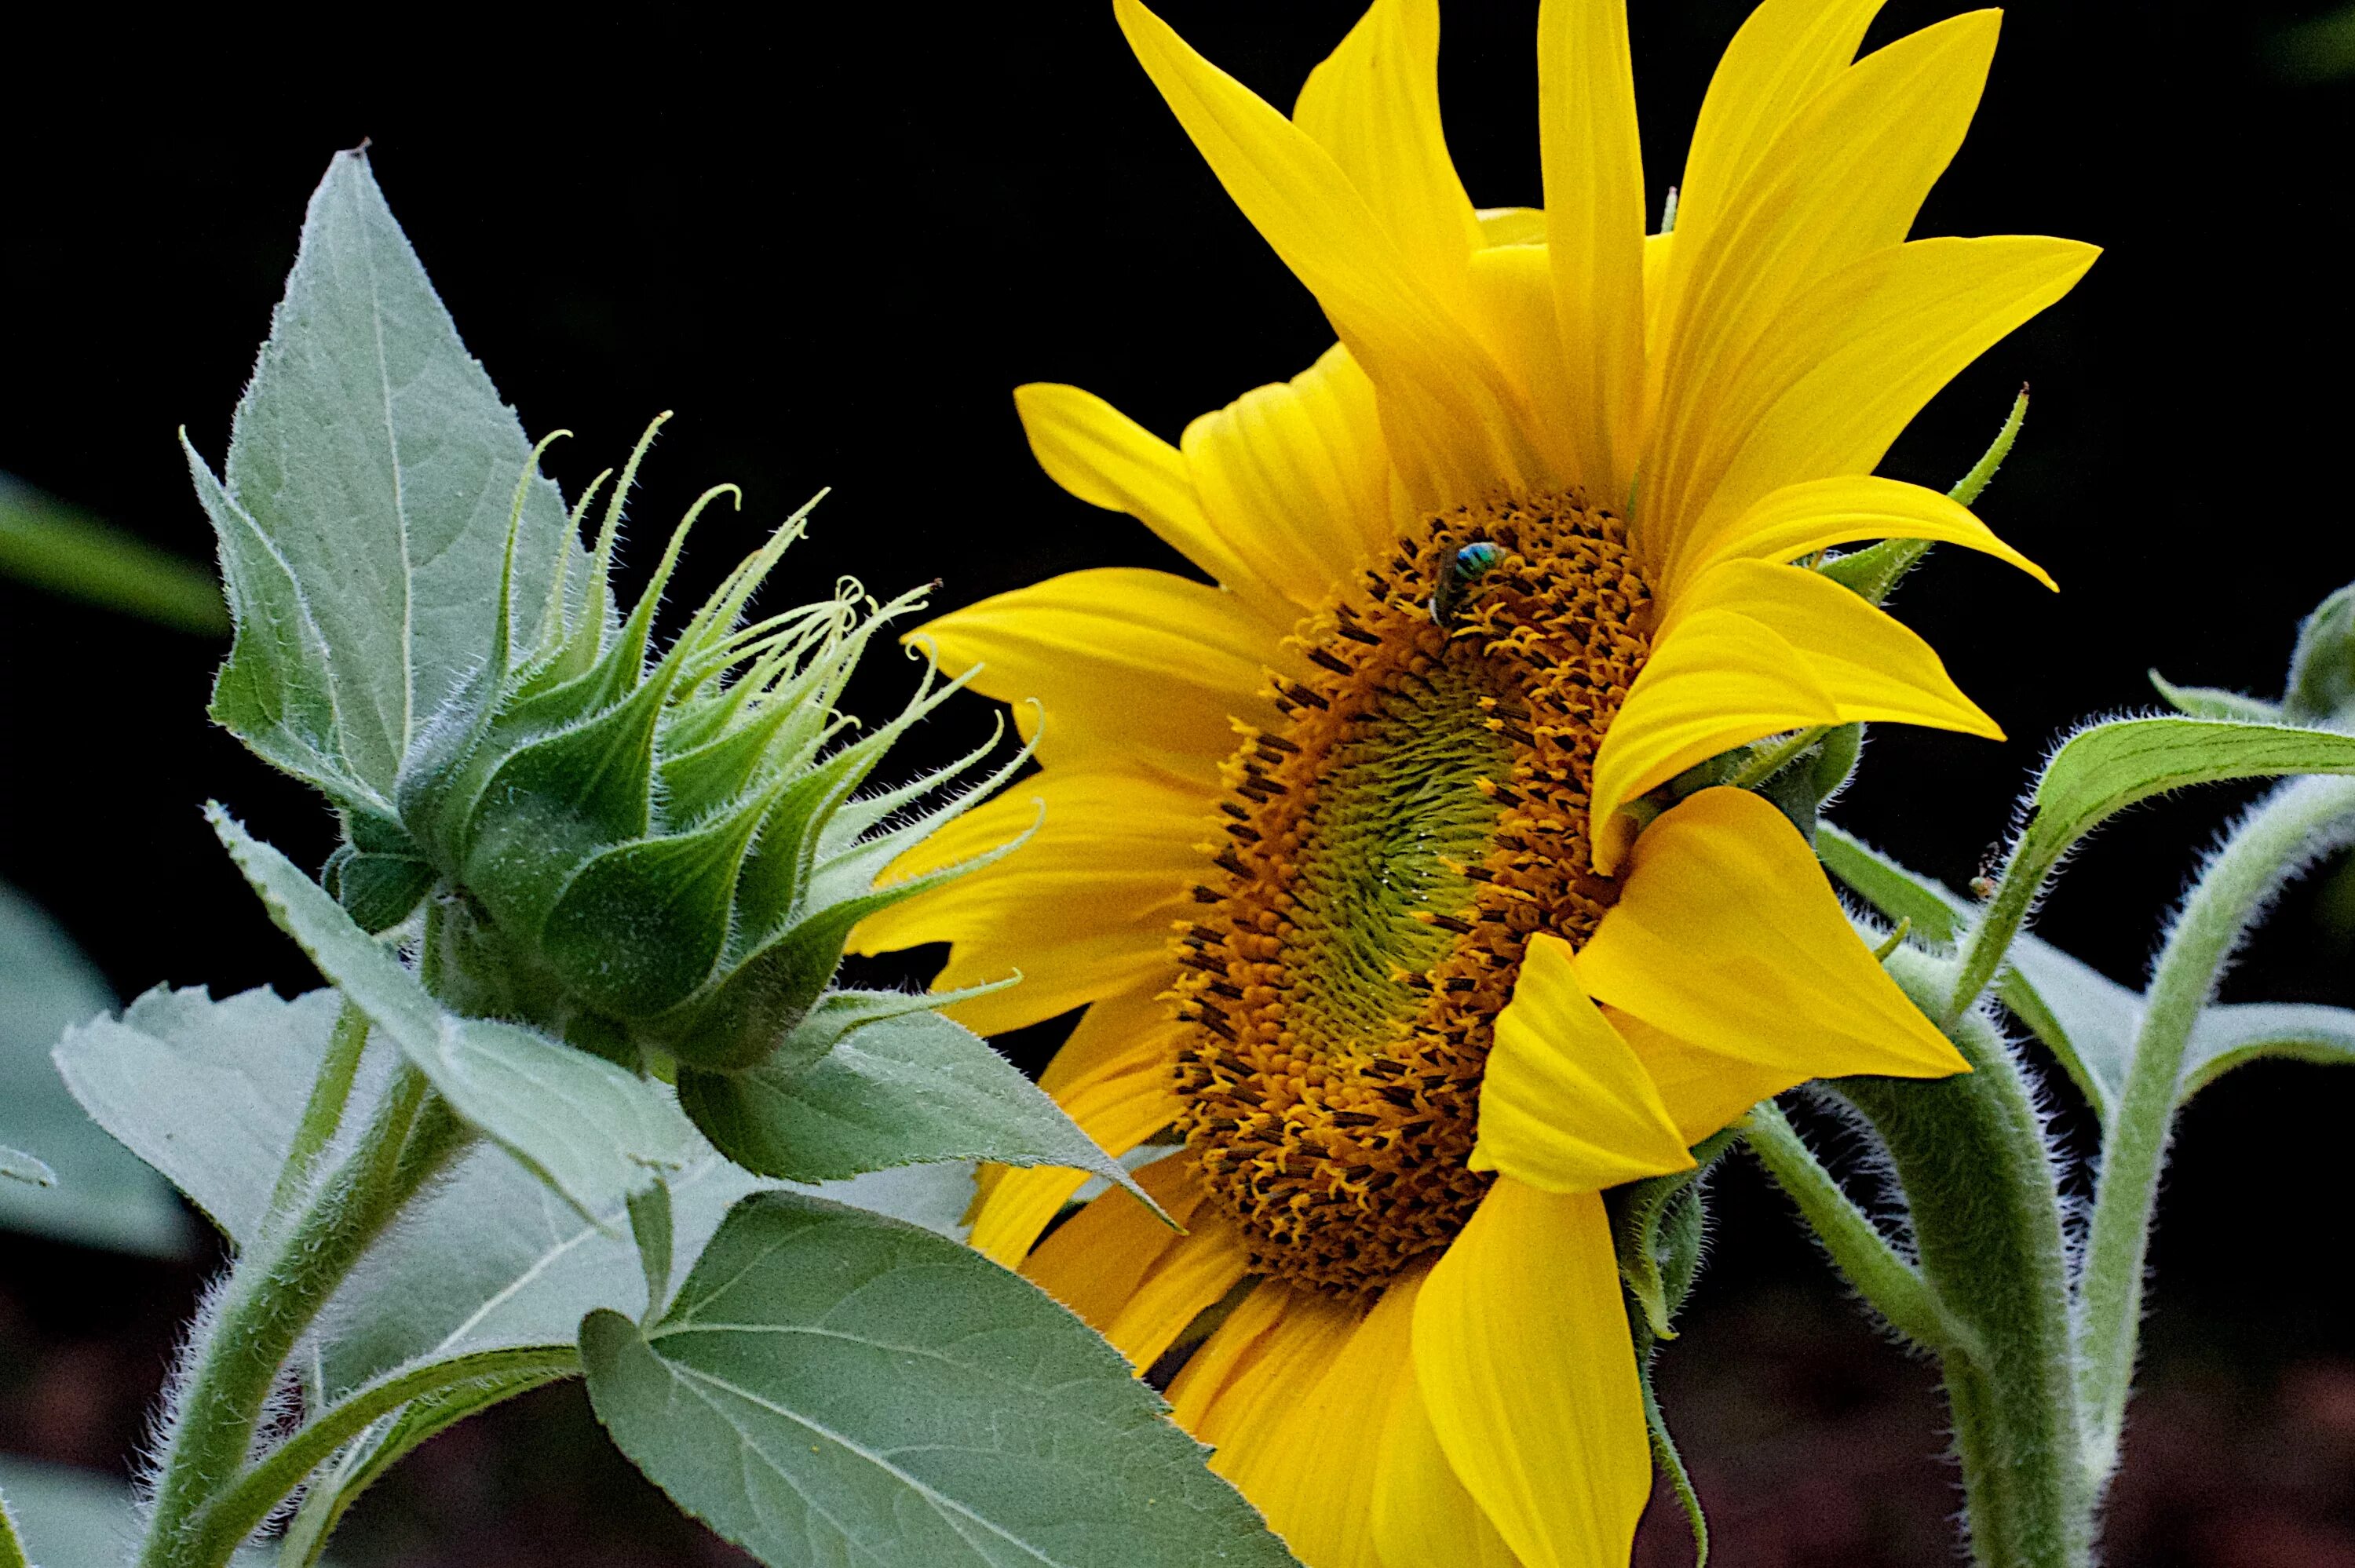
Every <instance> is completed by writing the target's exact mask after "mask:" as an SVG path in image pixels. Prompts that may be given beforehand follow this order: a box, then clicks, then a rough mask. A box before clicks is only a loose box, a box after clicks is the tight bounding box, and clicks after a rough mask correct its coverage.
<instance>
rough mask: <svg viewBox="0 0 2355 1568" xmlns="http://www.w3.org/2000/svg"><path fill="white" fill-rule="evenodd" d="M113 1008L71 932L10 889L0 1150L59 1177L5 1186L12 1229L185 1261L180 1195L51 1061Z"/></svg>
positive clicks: (1, 916) (0, 1025) (3, 919)
mask: <svg viewBox="0 0 2355 1568" xmlns="http://www.w3.org/2000/svg"><path fill="white" fill-rule="evenodd" d="M113 1006H114V998H113V997H112V996H111V995H109V994H108V992H107V989H106V982H105V981H103V980H101V979H100V978H99V976H98V971H97V970H95V969H91V966H90V961H89V960H88V959H84V958H83V957H82V956H81V954H80V952H78V951H77V950H76V949H75V948H74V945H73V944H72V943H71V942H70V941H69V940H67V938H66V936H65V934H64V933H63V932H61V931H59V929H58V928H57V927H55V926H54V925H52V924H51V923H50V922H49V919H48V916H45V915H43V914H42V913H41V912H40V911H39V910H38V909H37V908H35V907H34V906H32V905H31V904H29V903H27V902H26V900H25V899H24V898H23V897H21V896H19V895H17V894H16V893H15V892H13V891H11V890H10V889H8V888H5V887H0V1144H6V1145H9V1146H10V1147H12V1148H17V1149H23V1150H30V1151H32V1152H33V1153H36V1154H37V1155H39V1156H40V1158H41V1160H42V1161H43V1163H45V1164H46V1165H48V1167H49V1168H50V1170H51V1171H52V1172H53V1173H54V1175H55V1177H56V1184H55V1185H53V1186H35V1185H30V1184H27V1183H25V1182H22V1181H5V1182H0V1229H8V1230H24V1231H35V1232H38V1233H40V1234H45V1235H53V1236H58V1237H60V1238H62V1239H64V1240H66V1241H71V1242H79V1243H81V1244H83V1245H90V1246H104V1247H112V1248H115V1249H117V1250H119V1251H123V1252H136V1253H147V1254H152V1255H160V1256H176V1255H178V1254H179V1253H181V1252H183V1251H185V1250H186V1246H187V1244H188V1240H189V1236H190V1226H189V1224H188V1221H187V1216H186V1213H183V1212H182V1210H181V1208H180V1205H179V1204H178V1203H177V1202H175V1201H174V1200H173V1197H172V1193H171V1190H170V1189H169V1188H167V1187H165V1184H164V1183H163V1181H160V1180H159V1179H158V1178H157V1177H156V1175H155V1172H154V1171H150V1170H148V1169H147V1168H146V1167H145V1166H144V1165H142V1164H141V1163H140V1162H139V1161H138V1160H136V1159H135V1158H133V1156H132V1155H131V1154H130V1153H129V1152H127V1151H126V1150H124V1149H123V1147H122V1145H120V1144H118V1143H116V1142H115V1141H114V1139H111V1138H109V1137H107V1135H106V1134H105V1132H104V1131H102V1130H101V1128H99V1127H98V1125H97V1124H96V1123H94V1122H92V1121H91V1119H90V1118H89V1117H87V1116H85V1115H83V1114H82V1110H81V1107H80V1106H77V1105H76V1104H74V1099H73V1096H72V1095H71V1094H70V1093H69V1092H68V1091H67V1088H66V1086H65V1081H64V1080H63V1079H62V1078H60V1077H59V1076H58V1070H57V1068H56V1067H55V1066H54V1065H52V1064H51V1063H50V1061H49V1047H51V1046H52V1045H55V1044H57V1042H58V1036H59V1035H60V1034H62V1033H64V1032H65V1031H66V1030H68V1029H69V1028H71V1027H72V1026H74V1025H75V1024H78V1023H83V1022H88V1021H89V1020H90V1019H91V1018H92V1017H93V1016H95V1015H97V1014H100V1013H102V1012H108V1011H110V1010H112V1007H113Z"/></svg>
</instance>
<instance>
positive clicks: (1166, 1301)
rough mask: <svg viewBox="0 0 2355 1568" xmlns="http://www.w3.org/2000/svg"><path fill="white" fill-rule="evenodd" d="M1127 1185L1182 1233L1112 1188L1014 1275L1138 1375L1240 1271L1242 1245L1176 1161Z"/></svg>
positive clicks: (1160, 1163)
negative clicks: (1107, 1343)
mask: <svg viewBox="0 0 2355 1568" xmlns="http://www.w3.org/2000/svg"><path fill="white" fill-rule="evenodd" d="M1136 1183H1137V1185H1138V1186H1140V1187H1143V1188H1144V1189H1145V1190H1146V1192H1149V1193H1151V1194H1152V1195H1153V1200H1154V1202H1156V1203H1159V1204H1160V1205H1161V1207H1162V1209H1163V1210H1164V1211H1165V1212H1166V1213H1167V1214H1168V1215H1169V1217H1170V1219H1172V1220H1175V1221H1176V1222H1177V1224H1179V1225H1181V1226H1184V1227H1185V1229H1183V1230H1171V1229H1170V1228H1169V1226H1168V1225H1167V1224H1163V1223H1162V1221H1161V1219H1160V1217H1159V1216H1158V1215H1156V1214H1155V1213H1153V1212H1152V1211H1151V1210H1149V1209H1147V1208H1146V1206H1145V1205H1144V1204H1142V1203H1140V1202H1137V1201H1136V1200H1135V1198H1134V1197H1133V1196H1131V1195H1130V1194H1129V1193H1128V1192H1126V1191H1124V1190H1123V1189H1121V1188H1117V1187H1115V1188H1114V1189H1113V1190H1112V1191H1111V1192H1106V1193H1104V1194H1103V1196H1102V1197H1100V1198H1098V1199H1096V1200H1095V1201H1094V1202H1092V1203H1090V1204H1089V1205H1088V1206H1087V1207H1086V1208H1084V1209H1082V1210H1081V1211H1080V1212H1079V1213H1076V1214H1074V1215H1072V1216H1071V1218H1070V1219H1069V1220H1066V1221H1065V1222H1064V1223H1063V1224H1062V1225H1061V1226H1060V1228H1058V1229H1057V1230H1056V1232H1055V1234H1052V1235H1050V1236H1049V1237H1048V1238H1047V1239H1046V1240H1045V1241H1044V1242H1042V1243H1041V1244H1039V1247H1038V1248H1037V1249H1036V1250H1035V1251H1033V1252H1032V1253H1031V1254H1030V1255H1029V1257H1028V1259H1027V1260H1025V1261H1024V1263H1023V1265H1022V1273H1023V1274H1024V1275H1025V1276H1026V1277H1028V1278H1029V1279H1031V1280H1032V1281H1034V1282H1035V1283H1036V1284H1037V1285H1038V1286H1039V1288H1040V1289H1042V1290H1044V1291H1046V1292H1047V1294H1049V1295H1050V1296H1052V1297H1053V1298H1055V1299H1056V1300H1058V1301H1060V1302H1061V1303H1062V1304H1063V1305H1064V1306H1066V1307H1069V1308H1071V1310H1072V1311H1073V1312H1075V1313H1077V1314H1079V1316H1080V1317H1081V1319H1083V1320H1084V1321H1085V1322H1086V1323H1087V1325H1088V1326H1089V1327H1090V1328H1092V1329H1093V1330H1096V1332H1098V1333H1100V1334H1102V1335H1103V1337H1104V1338H1105V1339H1107V1340H1111V1341H1112V1345H1113V1348H1114V1350H1116V1351H1120V1353H1121V1354H1123V1355H1124V1356H1126V1357H1127V1358H1128V1361H1129V1364H1130V1365H1131V1366H1133V1367H1135V1369H1136V1371H1137V1374H1138V1375H1139V1376H1142V1375H1144V1373H1145V1372H1146V1369H1147V1368H1149V1367H1151V1366H1152V1365H1153V1363H1154V1362H1155V1361H1157V1360H1158V1359H1159V1358H1160V1356H1161V1352H1162V1351H1166V1350H1167V1349H1168V1348H1169V1347H1170V1345H1171V1344H1172V1343H1173V1342H1175V1341H1176V1340H1177V1336H1178V1335H1179V1334H1181V1333H1183V1332H1185V1330H1186V1327H1187V1325H1188V1324H1189V1323H1191V1322H1192V1321H1193V1320H1194V1319H1195V1318H1196V1317H1198V1316H1199V1315H1200V1314H1201V1313H1202V1312H1203V1311H1204V1310H1206V1309H1208V1308H1209V1307H1211V1306H1213V1305H1215V1304H1216V1303H1217V1302H1218V1300H1219V1299H1220V1298H1221V1297H1223V1296H1225V1295H1226V1293H1227V1292H1228V1291H1229V1290H1231V1289H1232V1288H1233V1287H1235V1285H1236V1283H1237V1282H1238V1281H1240V1280H1241V1278H1242V1277H1243V1275H1244V1272H1245V1270H1246V1268H1247V1266H1248V1263H1249V1258H1248V1256H1247V1255H1246V1252H1245V1249H1244V1246H1243V1244H1242V1238H1241V1234H1239V1233H1238V1232H1237V1231H1236V1230H1235V1228H1234V1226H1233V1225H1231V1224H1228V1223H1227V1221H1226V1220H1225V1219H1223V1218H1222V1217H1221V1216H1220V1214H1219V1213H1218V1212H1217V1211H1216V1210H1214V1209H1209V1208H1206V1207H1205V1205H1204V1202H1203V1200H1204V1199H1205V1198H1206V1197H1207V1196H1208V1194H1207V1193H1206V1192H1204V1190H1203V1187H1202V1184H1201V1182H1200V1181H1198V1180H1196V1179H1195V1177H1194V1175H1193V1172H1192V1171H1191V1169H1190V1168H1189V1167H1188V1163H1187V1161H1186V1160H1185V1159H1184V1158H1183V1157H1182V1156H1171V1157H1168V1158H1166V1159H1161V1160H1155V1161H1154V1162H1153V1163H1152V1164H1150V1165H1146V1166H1143V1167H1141V1168H1140V1169H1139V1170H1138V1171H1137V1172H1136Z"/></svg>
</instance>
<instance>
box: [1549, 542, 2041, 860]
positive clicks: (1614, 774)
mask: <svg viewBox="0 0 2355 1568" xmlns="http://www.w3.org/2000/svg"><path fill="white" fill-rule="evenodd" d="M1858 720H1867V721H1874V722H1891V723H1898V724H1919V725H1927V726H1932V727H1934V728H1937V729H1956V730H1962V731H1964V732H1965V733H1966V734H1971V735H1981V736H1987V737H1989V738H1990V739H1998V740H1999V739H2001V738H2002V736H2003V731H2002V730H2001V728H1999V727H1998V726H1997V724H1996V722H1995V721H1994V720H1993V719H1991V718H1989V717H1987V715H1986V714H1985V713H1983V712H1981V711H1980V709H1979V708H1978V706H1977V705H1976V704H1974V703H1973V702H1972V701H1971V700H1970V699H1969V698H1968V697H1966V696H1964V695H1963V694H1962V693H1961V692H1960V691H1958V690H1956V689H1955V683H1954V682H1953V680H1952V679H1951V678H1950V677H1949V676H1948V675H1947V674H1946V667H1945V663H1944V662H1941V661H1940V660H1939V658H1938V655H1937V652H1935V650H1934V649H1932V648H1931V646H1930V645H1929V644H1928V643H1927V642H1924V641H1922V639H1921V638H1919V637H1917V636H1915V635H1914V634H1913V632H1912V631H1910V630H1907V629H1906V628H1905V627H1904V626H1903V625H1902V624H1901V623H1900V622H1898V621H1897V620H1894V619H1893V618H1891V616H1889V615H1888V614H1887V613H1885V612H1884V611H1882V610H1880V609H1875V608H1873V607H1872V606H1871V605H1869V604H1867V603H1865V601H1864V600H1863V599H1859V598H1858V597H1857V596H1856V595H1854V594H1852V593H1850V592H1849V591H1848V590H1847V589H1846V588H1842V587H1840V585H1839V584H1838V583H1836V582H1834V581H1832V580H1831V579H1830V578H1829V577H1825V576H1823V575H1822V574H1821V573H1818V572H1811V571H1807V570H1805V569H1803V568H1801V567H1786V566H1774V565H1771V564H1769V563H1767V562H1764V561H1754V560H1732V561H1725V562H1721V564H1719V565H1718V566H1716V567H1711V568H1710V570H1709V571H1707V572H1705V573H1703V574H1702V575H1701V577H1700V579H1699V580H1698V581H1696V582H1695V583H1694V584H1693V585H1692V586H1691V588H1689V590H1688V591H1687V592H1685V593H1684V594H1682V595H1680V596H1679V597H1678V600H1677V602H1676V603H1674V604H1673V605H1671V606H1670V607H1669V609H1668V615H1667V617H1666V618H1665V619H1664V621H1663V624H1662V626H1661V629H1660V630H1659V632H1658V633H1657V641H1656V643H1655V644H1654V649H1653V653H1652V657H1651V660H1650V661H1649V662H1647V663H1646V665H1645V666H1644V669H1643V673H1641V674H1639V675H1637V676H1636V685H1635V688H1634V690H1632V691H1631V692H1629V694H1628V695H1627V701H1626V703H1625V705H1623V706H1622V707H1621V708H1620V710H1619V715H1618V716H1617V717H1616V718H1614V720H1613V721H1612V724H1611V728H1610V729H1609V730H1608V731H1607V732H1606V733H1605V734H1604V737H1603V747H1602V749H1601V751H1600V752H1599V753H1598V754H1597V755H1596V757H1595V762H1594V800H1593V812H1594V821H1595V822H1596V823H1597V824H1598V831H1597V833H1596V839H1595V866H1596V869H1598V870H1601V871H1603V872H1604V873H1605V874H1608V873H1609V872H1610V870H1611V869H1612V868H1613V867H1614V866H1615V865H1616V864H1617V863H1618V860H1619V856H1620V854H1621V853H1622V851H1623V850H1624V848H1625V842H1624V833H1623V832H1621V831H1620V830H1619V829H1618V828H1617V827H1616V826H1615V824H1614V813H1615V812H1616V811H1617V810H1618V809H1619V808H1620V807H1621V806H1623V805H1625V803H1626V802H1627V801H1629V800H1634V799H1635V798H1636V796H1638V795H1641V794H1642V793H1644V792H1645V791H1646V790H1647V789H1652V788H1653V787H1654V786H1656V785H1659V784H1664V783H1666V782H1667V781H1668V780H1669V779H1673V778H1675V777H1676V776H1677V775H1678V773H1681V772H1683V771H1684V770H1685V769H1686V768H1689V767H1691V766H1692V765H1693V764H1694V763H1696V762H1700V761H1701V760H1703V759H1704V758H1710V757H1714V756H1716V755H1717V754H1718V753H1719V752H1721V751H1726V750H1730V749H1732V747H1737V746H1743V745H1747V744H1748V743H1749V742H1751V741H1753V740H1757V739H1760V738H1762V737H1764V736H1769V735H1774V734H1777V733H1779V732H1781V731H1783V730H1786V729H1797V728H1801V727H1803V726H1812V725H1830V724H1848V723H1850V722H1853V721H1858Z"/></svg>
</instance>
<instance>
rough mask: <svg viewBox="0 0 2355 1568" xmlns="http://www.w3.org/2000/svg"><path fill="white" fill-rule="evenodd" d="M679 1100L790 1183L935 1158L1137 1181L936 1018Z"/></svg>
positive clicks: (719, 1139) (732, 1145) (722, 1079)
mask: <svg viewBox="0 0 2355 1568" xmlns="http://www.w3.org/2000/svg"><path fill="white" fill-rule="evenodd" d="M679 1101H680V1104H681V1105H683V1106H684V1107H686V1109H687V1114H688V1115H689V1116H691V1117H693V1118H695V1121H696V1124H697V1125H698V1127H700V1128H703V1130H704V1132H705V1134H706V1135H707V1136H709V1138H710V1139H711V1140H712V1141H713V1142H714V1143H716V1144H718V1145H719V1147H720V1148H721V1149H723V1150H727V1151H728V1153H729V1154H730V1156H731V1157H732V1158H734V1159H736V1160H739V1161H741V1163H743V1164H744V1165H746V1166H747V1167H749V1168H751V1169H752V1170H755V1171H761V1172H762V1173H763V1174H766V1175H770V1176H776V1177H781V1178H783V1179H784V1180H787V1181H834V1180H837V1179H839V1178H842V1177H847V1176H855V1175H857V1174H858V1173H859V1172H860V1171H880V1170H885V1169H889V1168H890V1167H892V1166H898V1165H913V1164H917V1163H920V1162H922V1161H927V1160H995V1161H997V1162H998V1163H1000V1164H1006V1165H1063V1166H1069V1167H1070V1168H1071V1169H1072V1170H1075V1171H1093V1172H1095V1173H1096V1174H1097V1175H1100V1176H1105V1177H1109V1178H1111V1179H1113V1180H1114V1181H1122V1182H1125V1181H1127V1172H1126V1171H1124V1170H1123V1169H1122V1168H1121V1166H1120V1163H1119V1161H1117V1160H1114V1159H1113V1158H1112V1157H1111V1156H1109V1155H1107V1154H1105V1153H1104V1152H1103V1150H1101V1149H1098V1148H1097V1147H1096V1146H1095V1144H1094V1142H1093V1141H1092V1140H1091V1139H1089V1137H1088V1135H1087V1134H1086V1133H1084V1132H1082V1131H1081V1130H1080V1128H1079V1126H1078V1124H1077V1123H1075V1122H1073V1121H1072V1120H1071V1118H1070V1117H1069V1116H1067V1115H1065V1114H1064V1113H1063V1109H1062V1107H1060V1106H1058V1105H1057V1104H1056V1103H1055V1102H1054V1100H1053V1099H1052V1098H1050V1097H1049V1096H1047V1095H1046V1094H1045V1093H1044V1092H1043V1091H1041V1090H1040V1089H1039V1086H1037V1085H1036V1084H1034V1083H1032V1082H1031V1081H1030V1080H1029V1079H1028V1078H1026V1077H1024V1076H1023V1075H1022V1074H1020V1073H1019V1072H1018V1071H1016V1070H1015V1067H1014V1065H1012V1064H1011V1063H1009V1062H1007V1060H1006V1058H1005V1057H1003V1056H1001V1055H999V1054H997V1052H996V1050H995V1049H994V1048H993V1047H992V1046H991V1045H990V1044H989V1043H988V1042H987V1041H986V1040H984V1039H982V1038H981V1037H980V1036H979V1035H977V1034H975V1033H973V1032H972V1031H971V1030H969V1029H966V1028H965V1027H964V1026H963V1025H962V1024H959V1023H955V1022H951V1021H950V1020H948V1019H945V1018H943V1017H942V1016H941V1015H940V1014H939V1013H937V1012H908V1013H904V1014H901V1015H900V1016H898V1017H892V1018H883V1019H879V1020H876V1021H874V1022H867V1023H863V1024H860V1025H858V1027H856V1028H854V1029H852V1030H851V1031H850V1032H849V1033H847V1034H845V1035H844V1036H843V1037H842V1039H841V1041H840V1042H839V1043H838V1044H836V1045H835V1046H834V1047H833V1049H832V1050H830V1051H829V1052H827V1054H826V1055H824V1056H822V1057H820V1058H819V1059H818V1060H817V1061H816V1062H815V1063H814V1064H812V1065H809V1066H806V1067H804V1068H802V1069H801V1070H799V1071H798V1072H796V1071H793V1070H790V1069H789V1068H759V1067H756V1068H754V1069H753V1070H752V1071H751V1072H749V1073H743V1074H737V1075H728V1074H719V1073H701V1072H696V1071H694V1070H692V1069H687V1068H682V1069H681V1070H680V1073H679Z"/></svg>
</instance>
